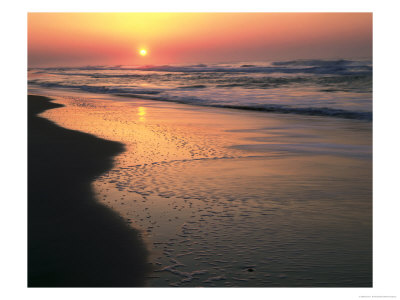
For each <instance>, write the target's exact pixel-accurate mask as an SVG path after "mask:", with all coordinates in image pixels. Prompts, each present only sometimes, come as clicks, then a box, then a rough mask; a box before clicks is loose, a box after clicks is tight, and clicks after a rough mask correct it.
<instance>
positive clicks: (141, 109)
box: [137, 106, 147, 121]
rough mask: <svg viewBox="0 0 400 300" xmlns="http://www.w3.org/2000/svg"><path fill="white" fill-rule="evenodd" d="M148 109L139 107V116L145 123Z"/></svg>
mask: <svg viewBox="0 0 400 300" xmlns="http://www.w3.org/2000/svg"><path fill="white" fill-rule="evenodd" d="M146 113H147V112H146V107H143V106H139V107H138V113H137V115H138V116H139V121H145V120H146V117H145V116H146Z"/></svg>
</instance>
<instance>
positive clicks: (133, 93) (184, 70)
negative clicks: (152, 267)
mask: <svg viewBox="0 0 400 300" xmlns="http://www.w3.org/2000/svg"><path fill="white" fill-rule="evenodd" d="M28 76H29V85H31V86H40V87H45V88H63V89H73V90H79V91H83V92H90V93H102V94H104V93H106V94H113V95H118V96H125V97H134V98H142V99H149V100H159V101H172V102H177V103H183V104H190V105H200V106H212V107H223V108H234V109H243V110H257V111H265V112H277V113H284V114H303V115H317V116H326V117H338V118H348V119H359V120H365V121H372V62H371V61H370V60H344V59H341V60H292V61H273V62H252V63H249V62H246V63H243V62H241V63H231V64H197V65H164V66H87V67H75V68H73V67H64V68H63V67H57V68H30V69H29V72H28Z"/></svg>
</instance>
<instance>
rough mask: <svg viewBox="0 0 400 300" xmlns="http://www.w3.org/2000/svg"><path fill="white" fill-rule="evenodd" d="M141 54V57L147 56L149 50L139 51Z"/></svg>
mask: <svg viewBox="0 0 400 300" xmlns="http://www.w3.org/2000/svg"><path fill="white" fill-rule="evenodd" d="M139 53H140V55H141V56H146V55H147V50H146V49H141V50H140V51H139Z"/></svg>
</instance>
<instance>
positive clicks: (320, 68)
mask: <svg viewBox="0 0 400 300" xmlns="http://www.w3.org/2000/svg"><path fill="white" fill-rule="evenodd" d="M38 70H45V71H58V72H64V71H71V70H79V71H95V70H98V71H105V70H124V71H154V72H172V73H176V72H177V73H207V72H213V73H265V74H273V73H284V74H295V73H305V74H335V75H357V74H369V73H371V72H372V65H371V62H370V61H353V60H293V61H282V62H279V61H276V62H272V63H270V64H269V65H267V66H266V65H265V64H264V65H262V64H260V65H255V64H242V65H236V64H233V65H213V66H208V65H204V64H199V65H188V66H171V65H162V66H153V65H149V66H85V67H74V68H67V67H57V68H38ZM81 75H82V74H81Z"/></svg>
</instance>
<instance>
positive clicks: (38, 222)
mask: <svg viewBox="0 0 400 300" xmlns="http://www.w3.org/2000/svg"><path fill="white" fill-rule="evenodd" d="M59 107H62V105H60V104H55V103H52V102H50V99H49V98H45V97H40V96H32V95H30V96H28V286H29V287H133V286H143V285H145V282H146V280H145V278H146V276H147V275H148V272H149V264H148V262H147V261H148V251H147V250H146V247H145V245H144V243H143V241H142V238H141V237H140V233H139V232H138V231H136V230H134V229H133V228H131V227H129V226H128V225H127V224H126V222H124V220H123V219H122V218H121V217H120V216H119V215H118V214H117V213H115V212H114V211H112V210H111V209H109V208H107V207H106V206H104V205H102V204H100V203H98V202H97V201H96V200H95V197H94V193H93V191H92V187H91V184H90V183H91V182H92V181H93V180H94V179H95V178H96V177H98V176H99V175H101V174H102V173H104V172H105V171H107V170H109V169H110V168H111V167H112V162H113V161H112V158H113V156H115V155H117V154H119V153H121V152H122V151H123V150H124V146H123V145H122V144H121V143H117V142H111V141H107V140H104V139H100V138H97V137H95V136H93V135H89V134H86V133H82V132H77V131H73V130H68V129H65V128H62V127H59V126H57V125H56V124H54V123H53V122H51V121H49V120H46V119H44V118H42V117H39V116H38V114H39V113H42V112H44V111H45V110H49V109H52V108H59Z"/></svg>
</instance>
